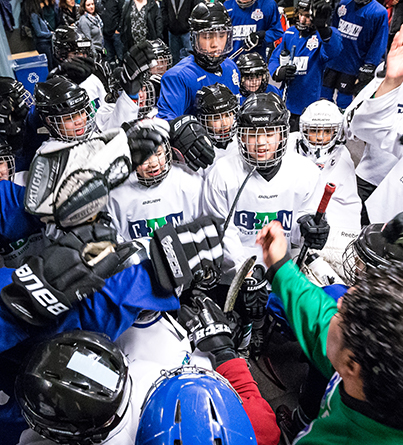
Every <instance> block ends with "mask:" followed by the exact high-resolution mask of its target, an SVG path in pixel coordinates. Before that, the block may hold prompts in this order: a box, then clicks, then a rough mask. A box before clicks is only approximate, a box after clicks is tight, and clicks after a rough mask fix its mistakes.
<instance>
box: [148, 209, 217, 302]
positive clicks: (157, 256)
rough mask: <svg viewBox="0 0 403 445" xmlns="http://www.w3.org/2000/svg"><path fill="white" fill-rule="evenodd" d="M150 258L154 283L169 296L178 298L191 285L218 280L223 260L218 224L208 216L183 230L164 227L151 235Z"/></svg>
mask: <svg viewBox="0 0 403 445" xmlns="http://www.w3.org/2000/svg"><path fill="white" fill-rule="evenodd" d="M150 256H151V261H152V262H153V265H154V269H155V272H156V276H157V279H158V281H159V283H160V284H161V286H162V287H163V288H164V289H165V290H166V291H168V292H172V289H174V291H175V292H176V295H178V296H179V295H180V294H181V292H182V290H183V289H188V288H189V287H190V285H191V284H192V282H193V281H195V282H200V281H202V280H203V279H208V278H209V277H210V275H211V274H216V275H217V276H219V274H220V268H221V263H222V260H223V250H222V233H221V229H220V224H219V221H218V220H216V219H215V218H210V217H207V216H204V217H201V218H198V219H196V220H195V221H193V222H191V223H189V224H184V225H182V226H177V227H175V228H174V227H173V226H172V224H166V225H165V226H163V227H161V228H160V229H158V230H156V231H155V233H154V238H153V239H152V240H151V243H150Z"/></svg>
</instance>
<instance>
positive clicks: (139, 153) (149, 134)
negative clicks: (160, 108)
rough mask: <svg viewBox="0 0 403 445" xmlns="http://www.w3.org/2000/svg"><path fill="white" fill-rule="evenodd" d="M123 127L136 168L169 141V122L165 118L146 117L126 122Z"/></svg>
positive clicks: (134, 167)
mask: <svg viewBox="0 0 403 445" xmlns="http://www.w3.org/2000/svg"><path fill="white" fill-rule="evenodd" d="M122 127H123V129H124V130H125V131H126V135H127V140H128V144H129V147H130V153H131V156H132V164H133V169H134V170H135V169H136V168H137V167H138V166H139V165H141V164H143V162H145V161H146V160H147V159H148V158H149V157H150V156H152V155H154V154H155V153H157V151H158V148H159V147H160V146H161V145H162V144H163V143H166V142H168V141H169V124H168V122H167V121H164V120H163V119H158V118H154V119H144V120H141V121H138V122H132V123H128V124H126V123H125V124H123V125H122Z"/></svg>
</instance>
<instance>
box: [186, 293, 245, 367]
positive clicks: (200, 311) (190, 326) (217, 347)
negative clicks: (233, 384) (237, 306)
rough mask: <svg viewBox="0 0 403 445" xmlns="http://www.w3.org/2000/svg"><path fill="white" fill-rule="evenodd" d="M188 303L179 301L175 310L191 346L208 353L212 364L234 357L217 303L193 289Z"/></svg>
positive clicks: (223, 317)
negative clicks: (179, 305)
mask: <svg viewBox="0 0 403 445" xmlns="http://www.w3.org/2000/svg"><path fill="white" fill-rule="evenodd" d="M192 303H193V306H192V307H189V306H186V305H183V306H182V307H181V309H180V310H179V313H178V320H179V323H180V324H181V325H182V326H183V327H184V328H185V329H186V330H187V332H188V333H189V340H190V342H191V344H192V347H193V348H199V349H200V351H202V352H209V353H211V354H212V359H213V360H212V361H213V366H214V368H217V367H218V366H220V365H221V364H223V363H225V362H226V361H228V360H231V359H233V358H236V357H237V354H236V352H235V346H234V342H233V341H232V332H231V328H230V326H229V321H228V319H227V317H226V316H225V315H224V313H223V312H222V310H221V309H220V307H219V306H217V305H216V304H215V303H214V301H213V300H211V299H210V298H209V297H207V296H206V295H205V294H203V292H200V291H197V290H195V291H193V298H192Z"/></svg>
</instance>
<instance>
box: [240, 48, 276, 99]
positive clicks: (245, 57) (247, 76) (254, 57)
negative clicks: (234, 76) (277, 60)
mask: <svg viewBox="0 0 403 445" xmlns="http://www.w3.org/2000/svg"><path fill="white" fill-rule="evenodd" d="M236 64H237V66H238V69H239V71H240V73H241V84H240V86H239V92H240V93H241V94H242V96H243V97H242V98H241V102H242V103H243V101H244V100H245V98H247V97H248V96H249V95H250V94H252V93H270V92H273V93H276V94H278V95H279V96H280V95H281V93H280V90H279V89H278V88H277V87H275V86H274V85H269V80H270V73H269V70H268V68H267V63H266V62H265V61H264V59H263V57H262V56H261V55H260V54H258V53H249V54H241V55H240V56H239V59H238V60H237V62H236Z"/></svg>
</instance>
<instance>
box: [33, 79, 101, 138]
mask: <svg viewBox="0 0 403 445" xmlns="http://www.w3.org/2000/svg"><path fill="white" fill-rule="evenodd" d="M34 95H35V102H36V109H37V110H38V113H39V116H40V117H41V119H42V121H43V124H44V125H45V127H46V128H47V129H48V130H49V132H50V134H51V135H52V136H53V137H55V138H57V139H61V140H65V141H72V140H85V139H87V138H88V137H89V136H90V134H91V133H92V131H93V129H94V127H95V120H94V119H95V111H94V109H93V107H92V104H91V102H90V100H89V97H88V94H87V92H86V91H85V90H84V88H81V87H79V86H78V85H77V84H75V83H73V82H71V81H70V80H68V79H66V78H65V77H62V76H55V77H52V78H51V79H49V80H47V81H46V82H38V83H37V84H36V85H35V91H34ZM78 120H79V121H80V122H79V121H78ZM67 121H73V122H75V123H76V126H75V127H74V129H68V128H67V126H66V123H67Z"/></svg>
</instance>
